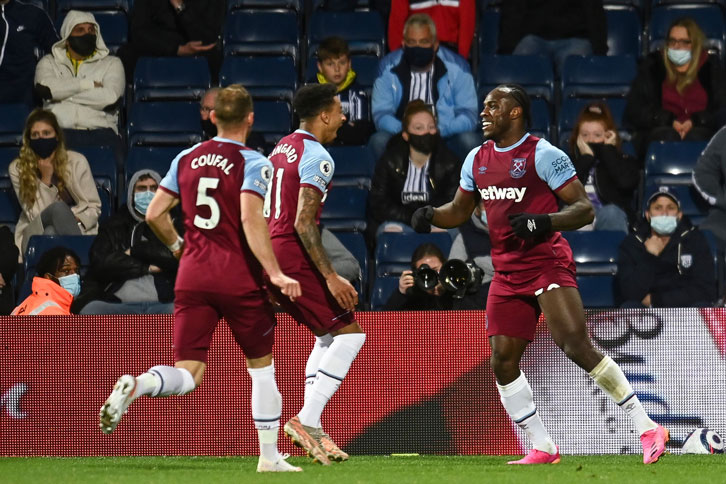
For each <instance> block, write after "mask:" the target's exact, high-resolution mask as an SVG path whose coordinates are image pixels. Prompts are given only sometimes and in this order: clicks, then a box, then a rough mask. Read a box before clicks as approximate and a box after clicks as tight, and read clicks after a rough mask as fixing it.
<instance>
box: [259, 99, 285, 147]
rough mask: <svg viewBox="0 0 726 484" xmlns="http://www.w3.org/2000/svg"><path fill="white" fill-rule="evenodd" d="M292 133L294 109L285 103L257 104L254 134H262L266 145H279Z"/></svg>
mask: <svg viewBox="0 0 726 484" xmlns="http://www.w3.org/2000/svg"><path fill="white" fill-rule="evenodd" d="M291 131H292V107H291V106H290V104H289V103H287V102H284V101H257V102H255V125H254V132H255V133H260V134H261V135H262V136H263V137H264V138H265V142H266V143H270V144H273V145H274V144H277V142H278V141H280V138H282V137H283V136H287V135H288V134H290V132H291Z"/></svg>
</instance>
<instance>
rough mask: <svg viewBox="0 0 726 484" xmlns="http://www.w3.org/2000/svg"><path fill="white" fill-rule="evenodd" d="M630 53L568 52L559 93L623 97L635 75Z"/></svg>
mask: <svg viewBox="0 0 726 484" xmlns="http://www.w3.org/2000/svg"><path fill="white" fill-rule="evenodd" d="M636 72H637V65H636V61H635V57H633V56H586V57H585V56H571V57H568V58H567V59H566V60H565V66H564V68H563V69H562V80H561V89H562V97H563V98H568V97H598V98H600V97H623V98H624V97H625V96H626V95H627V93H628V91H629V90H630V83H631V82H632V81H633V79H634V78H635V74H636Z"/></svg>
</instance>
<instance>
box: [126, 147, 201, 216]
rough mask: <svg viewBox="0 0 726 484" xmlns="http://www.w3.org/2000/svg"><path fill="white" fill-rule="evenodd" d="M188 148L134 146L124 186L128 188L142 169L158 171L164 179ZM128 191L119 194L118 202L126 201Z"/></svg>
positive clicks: (128, 161)
mask: <svg viewBox="0 0 726 484" xmlns="http://www.w3.org/2000/svg"><path fill="white" fill-rule="evenodd" d="M185 148H188V147H187V146H132V147H131V148H130V149H129V153H128V155H127V157H126V165H125V167H124V170H125V173H124V186H125V187H127V186H128V182H129V180H130V179H131V176H132V175H133V174H134V173H136V172H137V171H139V170H141V169H150V170H154V171H156V172H157V173H158V174H159V175H160V176H161V177H162V178H164V175H166V173H167V172H168V171H169V167H170V166H171V162H172V161H173V160H174V158H176V156H177V155H178V154H179V152H180V151H182V150H184V149H185ZM125 196H126V190H125V189H124V191H123V192H119V197H118V201H119V203H123V202H124V201H125Z"/></svg>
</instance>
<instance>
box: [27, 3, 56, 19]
mask: <svg viewBox="0 0 726 484" xmlns="http://www.w3.org/2000/svg"><path fill="white" fill-rule="evenodd" d="M25 3H29V4H31V5H35V6H36V7H38V8H42V9H43V10H45V11H46V12H48V15H49V16H50V18H51V19H52V18H53V17H54V15H53V14H52V13H50V9H49V8H48V0H26V2H25Z"/></svg>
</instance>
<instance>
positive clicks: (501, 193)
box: [479, 186, 527, 203]
mask: <svg viewBox="0 0 726 484" xmlns="http://www.w3.org/2000/svg"><path fill="white" fill-rule="evenodd" d="M526 191H527V187H522V188H512V187H509V188H499V187H494V186H490V187H487V188H480V189H479V194H480V195H481V199H482V200H514V201H515V203H518V202H521V201H522V199H523V198H524V192H526Z"/></svg>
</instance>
